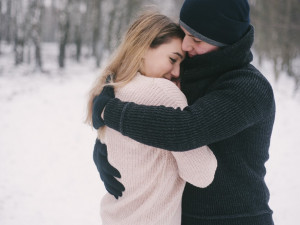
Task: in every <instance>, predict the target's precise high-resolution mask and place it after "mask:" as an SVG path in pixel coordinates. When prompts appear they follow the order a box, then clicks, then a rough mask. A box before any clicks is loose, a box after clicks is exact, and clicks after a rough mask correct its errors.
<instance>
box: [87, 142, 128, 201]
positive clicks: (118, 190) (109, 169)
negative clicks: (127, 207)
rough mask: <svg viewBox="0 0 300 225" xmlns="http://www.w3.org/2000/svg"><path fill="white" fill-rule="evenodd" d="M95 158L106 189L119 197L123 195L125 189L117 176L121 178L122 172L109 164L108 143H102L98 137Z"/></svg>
mask: <svg viewBox="0 0 300 225" xmlns="http://www.w3.org/2000/svg"><path fill="white" fill-rule="evenodd" d="M93 158H94V162H95V164H96V167H97V169H98V172H99V174H100V178H101V180H102V181H103V183H104V186H105V188H106V190H107V191H108V193H110V194H111V195H113V196H115V198H116V199H118V197H121V196H122V192H123V191H125V187H124V186H123V184H121V183H120V182H119V181H118V180H117V179H116V178H115V177H117V178H121V174H120V172H119V171H118V170H117V169H116V168H114V167H113V166H112V165H110V164H109V162H108V158H107V148H106V145H105V144H102V143H101V142H100V141H99V139H96V143H95V146H94V153H93Z"/></svg>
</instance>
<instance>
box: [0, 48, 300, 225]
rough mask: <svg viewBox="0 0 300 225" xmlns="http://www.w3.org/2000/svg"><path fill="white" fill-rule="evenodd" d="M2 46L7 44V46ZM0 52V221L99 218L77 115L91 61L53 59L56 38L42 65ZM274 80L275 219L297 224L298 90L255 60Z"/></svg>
mask: <svg viewBox="0 0 300 225" xmlns="http://www.w3.org/2000/svg"><path fill="white" fill-rule="evenodd" d="M5 50H7V51H5ZM8 52H9V49H7V48H6V49H4V53H3V54H2V55H0V127H1V130H0V224H1V225H28V224H31V225H40V224H43V225H65V224H73V225H82V224H84V225H95V224H101V221H100V216H99V208H100V199H101V196H103V195H104V193H105V189H104V187H103V185H102V183H101V182H100V179H99V176H98V172H97V170H96V168H95V166H94V163H93V161H92V151H93V144H94V140H95V133H94V131H93V130H92V129H91V128H89V127H88V126H87V125H85V124H84V123H83V120H84V116H85V109H86V108H85V107H86V101H87V93H88V90H89V88H90V87H91V84H92V83H93V81H94V79H95V78H96V76H97V74H98V72H99V71H98V70H97V69H95V66H94V62H93V61H91V60H83V61H82V62H81V63H80V64H77V63H75V62H73V61H72V60H68V61H67V68H66V69H65V70H59V69H57V66H56V46H51V45H50V46H46V47H45V48H44V59H47V61H46V62H45V69H46V70H48V73H46V74H41V73H39V72H35V71H33V69H32V66H26V65H23V66H20V67H18V68H15V67H14V65H13V56H12V55H11V53H8ZM259 68H260V69H261V71H262V72H263V73H264V74H265V75H266V76H267V78H268V79H269V80H270V82H271V83H272V85H273V87H274V92H275V97H276V102H277V116H276V122H275V126H274V132H273V137H272V143H271V148H270V160H269V161H268V163H267V165H266V166H267V176H266V181H267V183H268V186H269V189H270V192H271V200H270V205H271V208H272V209H273V210H274V220H275V224H276V225H295V224H296V223H297V222H296V221H297V216H298V213H299V210H300V207H299V203H298V199H297V198H299V196H300V180H299V178H298V169H299V162H300V153H299V152H298V150H299V149H298V146H300V138H299V134H298V135H297V133H299V128H300V117H299V113H300V101H299V99H300V98H299V94H298V95H294V94H293V91H292V90H293V81H292V80H291V79H289V78H287V77H286V76H282V77H281V78H280V80H279V82H277V83H275V82H274V80H273V73H272V69H271V68H272V67H271V65H268V64H267V63H265V64H264V65H263V66H261V67H259Z"/></svg>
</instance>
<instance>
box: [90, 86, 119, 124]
mask: <svg viewBox="0 0 300 225" xmlns="http://www.w3.org/2000/svg"><path fill="white" fill-rule="evenodd" d="M114 97H115V93H114V88H113V87H112V86H105V87H104V88H103V90H102V92H101V93H100V95H98V96H96V97H95V98H94V100H93V116H92V120H93V127H94V128H95V129H99V128H100V127H102V126H104V125H105V124H104V120H103V119H102V118H101V114H102V112H103V109H104V108H105V106H106V104H107V102H108V101H109V100H110V99H112V98H114Z"/></svg>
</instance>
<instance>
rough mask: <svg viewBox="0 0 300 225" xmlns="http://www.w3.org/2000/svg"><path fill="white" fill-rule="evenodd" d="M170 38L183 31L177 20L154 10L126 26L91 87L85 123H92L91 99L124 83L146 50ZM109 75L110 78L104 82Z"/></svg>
mask: <svg viewBox="0 0 300 225" xmlns="http://www.w3.org/2000/svg"><path fill="white" fill-rule="evenodd" d="M172 38H179V39H183V38H184V32H183V31H182V30H181V29H180V27H179V25H178V24H177V23H174V22H173V21H172V20H171V19H170V18H168V17H167V16H165V15H162V14H160V13H158V12H157V11H153V10H151V11H144V12H143V13H142V14H141V15H140V16H139V17H138V18H137V19H136V20H135V21H134V22H133V24H132V25H131V26H130V27H129V29H128V31H127V32H126V34H125V36H124V37H123V39H122V41H121V44H120V45H119V47H118V49H117V50H116V51H115V53H114V54H113V57H112V59H111V60H110V63H109V64H108V65H107V66H106V67H105V69H104V70H103V72H102V74H101V76H100V77H99V78H98V79H97V80H96V82H95V84H94V87H93V88H92V89H91V91H90V93H89V101H88V110H87V118H86V122H87V123H89V124H91V123H92V108H93V100H94V98H95V97H96V96H98V95H99V94H100V92H101V90H102V89H103V87H104V86H105V85H112V86H114V87H121V86H124V85H126V84H127V83H128V82H130V81H131V80H132V79H133V78H134V76H135V75H136V73H137V72H138V71H139V70H140V69H141V66H142V59H143V57H144V55H145V53H146V51H147V50H148V49H149V48H156V47H158V46H160V45H161V44H165V43H168V42H170V41H171V39H172ZM111 75H112V78H113V79H112V80H111V82H110V83H109V84H106V81H107V79H108V77H109V76H111Z"/></svg>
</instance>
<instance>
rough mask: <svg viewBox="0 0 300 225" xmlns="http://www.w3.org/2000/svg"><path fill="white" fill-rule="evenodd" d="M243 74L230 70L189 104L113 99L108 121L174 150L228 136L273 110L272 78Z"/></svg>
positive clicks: (143, 140)
mask: <svg viewBox="0 0 300 225" xmlns="http://www.w3.org/2000/svg"><path fill="white" fill-rule="evenodd" d="M242 75H243V74H239V73H233V72H232V73H230V74H227V75H226V76H225V75H224V76H223V77H221V78H220V79H219V80H218V81H217V82H216V83H215V84H214V86H213V87H212V88H211V91H208V93H207V94H206V95H205V96H204V97H202V98H199V99H198V100H197V101H196V102H195V103H194V104H193V105H191V106H189V107H186V108H185V109H184V110H180V109H173V108H171V107H164V106H143V105H137V104H134V103H127V102H121V101H120V100H119V99H111V100H110V101H109V102H108V103H107V105H106V108H105V112H104V121H105V124H106V125H107V126H109V127H111V128H113V129H115V130H117V131H119V132H121V133H122V134H123V135H125V136H129V137H130V138H132V139H134V140H136V141H138V142H141V143H143V144H147V145H151V146H154V147H159V148H163V149H167V150H172V151H186V150H190V149H194V148H197V147H201V146H203V145H208V144H210V143H214V142H217V141H220V140H223V139H225V138H228V137H230V136H233V135H235V134H237V133H239V132H241V131H242V130H244V129H246V128H247V127H249V126H251V125H253V124H254V123H256V122H258V121H260V120H262V119H263V118H264V117H267V116H269V115H270V113H271V112H272V107H274V98H273V91H272V88H271V86H270V85H269V83H268V82H267V80H266V79H265V78H263V77H262V76H259V75H257V74H254V73H249V72H248V74H247V76H243V78H239V76H242Z"/></svg>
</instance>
